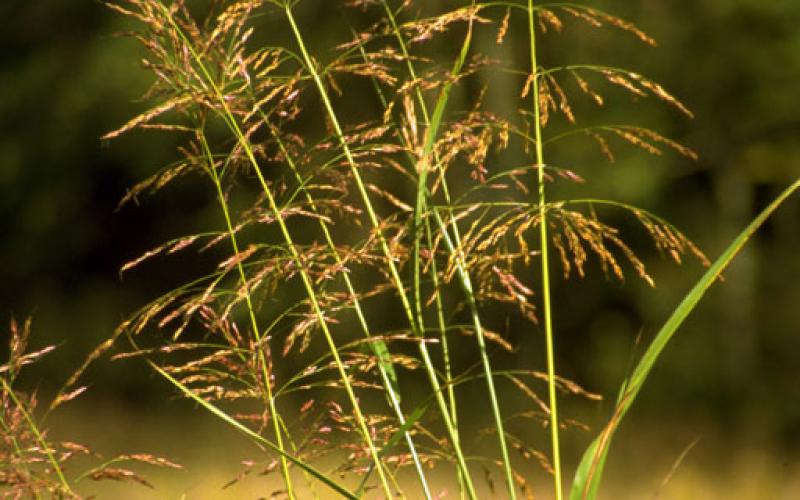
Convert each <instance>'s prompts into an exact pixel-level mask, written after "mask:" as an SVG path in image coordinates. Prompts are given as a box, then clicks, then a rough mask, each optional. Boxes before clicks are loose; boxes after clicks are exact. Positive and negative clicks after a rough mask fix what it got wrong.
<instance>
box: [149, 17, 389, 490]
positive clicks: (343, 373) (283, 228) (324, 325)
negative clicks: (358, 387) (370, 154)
mask: <svg viewBox="0 0 800 500" xmlns="http://www.w3.org/2000/svg"><path fill="white" fill-rule="evenodd" d="M160 5H161V7H162V9H163V13H164V15H165V16H166V17H167V19H168V21H169V22H170V24H171V25H172V26H173V28H174V29H175V30H176V31H177V32H178V33H179V34H180V36H181V37H182V38H183V40H184V42H185V43H186V45H187V48H188V49H189V50H190V52H191V54H192V58H193V59H194V61H195V62H196V63H197V64H198V66H199V68H200V70H201V71H202V73H203V75H204V77H205V78H206V80H207V81H206V83H207V84H208V85H210V86H211V88H212V89H213V91H214V94H215V96H216V98H217V99H218V102H219V104H220V106H221V107H222V110H223V112H222V113H221V117H222V118H223V120H224V121H225V122H226V124H227V125H228V127H229V128H230V130H231V132H232V133H233V134H234V136H235V137H236V140H237V142H238V143H239V145H240V146H241V147H242V150H243V151H244V153H245V156H246V157H247V160H248V161H249V162H250V164H251V166H252V167H253V170H254V172H255V173H256V177H257V178H258V180H259V183H260V184H261V187H262V189H263V191H264V194H265V196H266V198H267V203H268V205H269V208H270V211H271V212H272V213H273V216H274V217H275V220H276V222H277V223H278V227H279V229H280V232H281V234H282V236H283V238H284V240H285V242H286V245H287V247H288V249H289V252H290V255H291V257H292V260H293V261H294V262H295V264H296V266H297V269H298V273H299V274H300V278H301V280H302V282H303V287H304V288H305V290H306V293H307V295H308V299H309V301H310V302H311V307H312V309H313V311H314V315H315V316H316V318H317V320H318V324H319V326H320V329H321V330H322V332H323V336H324V337H325V340H326V342H327V344H328V347H329V349H330V351H331V356H332V357H333V360H334V363H335V365H336V369H337V371H338V372H339V376H340V378H341V380H342V384H343V385H344V388H345V392H346V393H347V396H348V399H349V400H350V403H351V405H352V407H353V413H354V415H355V419H356V422H357V425H358V427H359V432H360V433H361V435H362V439H363V440H364V442H365V443H366V445H367V447H368V449H369V454H370V456H371V458H372V460H373V462H374V464H375V466H376V468H377V470H378V476H379V477H380V481H381V486H382V488H383V490H384V493H385V494H386V496H387V497H391V496H392V495H393V493H392V490H391V488H390V486H389V483H388V479H387V476H386V471H385V470H384V467H383V464H382V463H381V460H380V456H379V455H378V450H377V448H376V447H375V443H374V442H373V440H372V436H371V433H370V431H369V429H368V428H367V424H366V420H365V419H364V415H363V413H362V412H361V407H360V405H359V402H358V399H357V398H356V395H355V392H354V391H353V386H352V384H351V382H350V376H349V375H348V374H347V370H346V369H345V367H344V363H343V362H342V359H341V356H340V355H339V350H338V348H337V347H336V343H335V342H334V340H333V336H332V334H331V332H330V329H329V328H328V322H327V320H326V319H325V315H324V314H323V312H322V309H321V307H320V304H319V300H318V298H317V294H316V291H315V289H314V285H313V282H312V280H311V278H310V276H309V275H308V271H307V270H306V269H305V267H304V264H303V261H302V259H301V258H300V255H299V253H298V251H297V247H296V245H295V243H294V240H293V238H292V236H291V234H290V233H289V229H288V227H287V225H286V221H285V219H284V217H283V214H282V213H281V210H280V208H279V207H278V204H277V201H276V200H275V197H274V195H273V194H272V191H271V190H270V189H269V185H268V184H267V181H266V179H265V178H264V174H263V172H262V169H261V167H260V164H259V162H258V160H257V159H256V157H255V153H254V152H253V148H252V147H251V145H250V143H249V141H248V140H247V137H246V136H245V134H244V133H243V132H242V130H241V128H240V127H239V124H238V122H237V120H236V118H235V116H234V114H233V113H232V112H231V110H230V108H229V106H228V103H227V102H226V100H225V96H224V95H223V93H222V91H221V90H220V89H219V86H218V85H217V84H216V82H215V80H214V78H213V77H212V76H211V73H210V72H209V71H208V69H207V68H206V67H205V65H204V64H203V61H202V59H201V58H200V56H199V55H198V54H197V52H196V51H195V50H194V47H193V46H192V44H191V43H190V41H189V39H188V37H186V35H185V34H184V33H183V31H182V30H181V28H180V26H179V25H178V24H177V23H176V22H175V20H174V19H173V17H172V14H171V12H170V10H169V9H168V8H167V7H166V6H164V5H163V4H161V3H160ZM287 9H288V7H287Z"/></svg>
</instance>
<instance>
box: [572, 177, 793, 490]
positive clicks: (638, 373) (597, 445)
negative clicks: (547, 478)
mask: <svg viewBox="0 0 800 500" xmlns="http://www.w3.org/2000/svg"><path fill="white" fill-rule="evenodd" d="M798 189H800V179H798V180H797V181H795V182H794V184H792V185H791V186H789V187H788V188H786V190H785V191H783V193H781V194H780V196H778V197H777V198H775V200H774V201H773V202H772V203H770V205H769V206H768V207H767V208H765V209H764V210H763V211H762V212H761V213H760V214H759V215H758V217H756V218H755V219H753V221H752V222H751V223H750V224H749V225H748V226H747V227H746V228H745V229H744V230H743V231H742V232H741V233H740V234H739V236H737V237H736V239H735V240H734V241H733V243H731V244H730V245H729V246H728V248H726V249H725V251H724V252H723V253H722V255H721V256H720V257H719V258H718V259H717V260H716V261H715V262H714V263H713V264H712V265H711V267H710V268H709V269H708V270H707V271H706V273H705V274H704V275H703V277H702V278H700V281H698V282H697V284H695V286H694V288H692V290H691V291H690V292H689V293H688V294H687V295H686V296H685V297H684V298H683V300H682V301H681V303H680V304H679V305H678V307H677V308H676V309H675V311H674V312H673V313H672V315H671V316H670V317H669V319H668V320H667V321H666V323H664V326H663V327H661V330H660V331H659V332H658V334H657V335H656V337H655V339H653V342H652V343H651V344H650V346H649V347H648V348H647V351H646V352H645V353H644V356H642V359H641V360H640V361H639V364H638V365H637V366H636V369H635V370H634V371H633V374H632V375H631V377H630V378H629V379H628V380H626V381H625V382H623V384H622V387H621V389H620V394H619V397H618V399H617V408H616V410H615V412H614V415H613V416H612V418H611V419H610V421H609V423H608V425H606V427H605V429H603V431H602V432H601V433H600V434H599V435H598V436H597V437H596V438H595V439H594V441H592V444H591V445H589V447H588V448H587V449H586V451H585V452H584V454H583V457H582V458H581V462H580V464H579V465H578V469H577V471H576V472H575V478H574V481H573V484H572V490H571V492H570V500H583V499H589V500H593V499H594V498H596V497H597V492H598V489H599V486H600V481H601V480H602V476H603V467H604V466H605V462H606V458H607V456H608V450H609V447H610V445H611V438H612V437H613V435H614V432H615V431H616V430H617V428H618V427H619V424H620V422H621V421H622V418H623V417H624V416H625V414H626V413H627V412H628V410H629V409H630V407H631V405H632V404H633V401H634V400H635V399H636V396H637V394H638V393H639V390H640V389H641V387H642V385H643V384H644V382H645V380H646V379H647V375H648V374H649V373H650V370H652V368H653V365H654V364H655V362H656V361H657V360H658V358H659V356H660V355H661V352H662V351H663V350H664V347H666V345H667V343H668V342H669V341H670V339H671V338H672V336H673V335H674V334H675V332H676V331H677V330H678V328H679V327H680V326H681V325H682V324H683V321H684V320H685V319H686V317H687V316H689V313H691V312H692V311H693V310H694V308H695V307H696V306H697V304H698V303H699V302H700V299H701V298H703V295H704V294H705V292H706V290H708V289H709V288H710V287H711V285H712V284H714V282H715V281H716V280H717V278H719V277H720V275H721V274H722V272H723V271H724V270H725V268H726V267H727V266H728V265H729V264H730V262H731V261H732V260H733V258H734V257H735V256H736V255H737V254H738V253H739V252H740V251H741V249H742V248H743V247H744V245H745V243H747V241H748V240H749V239H750V237H751V236H753V234H754V233H755V232H756V231H757V230H758V229H759V228H760V227H761V225H762V224H763V223H764V221H766V220H767V218H769V216H770V215H772V213H773V212H774V211H775V210H776V209H777V208H778V207H779V206H780V205H781V204H782V203H783V202H784V201H785V200H786V199H787V198H788V197H789V196H790V195H791V194H792V193H794V192H795V191H796V190H798Z"/></svg>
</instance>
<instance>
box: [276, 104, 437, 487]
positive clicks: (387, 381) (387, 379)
mask: <svg viewBox="0 0 800 500" xmlns="http://www.w3.org/2000/svg"><path fill="white" fill-rule="evenodd" d="M261 117H262V120H263V121H264V122H265V123H266V125H267V127H269V129H270V132H271V133H272V136H273V138H274V139H275V141H276V142H277V144H278V147H279V149H280V150H281V153H282V154H283V156H284V158H285V159H286V164H287V165H288V166H289V169H290V170H291V171H292V173H293V174H294V176H295V179H296V180H297V181H298V183H299V184H300V185H302V184H303V178H302V176H301V175H300V172H299V170H298V169H297V165H296V164H295V161H294V159H293V158H292V156H291V154H290V152H289V151H288V150H287V148H286V145H285V144H284V142H283V141H282V140H281V138H280V134H278V132H277V131H276V130H275V128H274V126H273V125H272V124H271V123H270V122H269V119H268V117H267V116H266V115H265V114H264V113H263V112H262V113H261ZM303 193H304V194H305V198H306V201H307V202H308V204H309V206H310V207H311V209H312V210H313V211H314V212H315V213H318V209H317V204H316V202H315V201H314V198H313V197H312V196H311V193H309V192H308V190H306V189H303ZM318 221H319V226H320V229H321V230H322V233H323V235H324V237H325V243H326V244H327V245H328V249H329V250H330V252H331V254H332V255H333V258H334V260H335V262H336V264H337V265H338V266H343V264H344V261H343V260H342V257H341V255H340V254H339V251H338V250H337V248H336V244H335V243H334V241H333V236H332V235H331V232H330V229H329V228H328V224H327V223H326V222H325V220H324V218H322V217H319V218H318ZM342 276H343V279H344V283H345V286H346V288H347V292H348V293H349V294H350V300H351V301H352V302H353V309H354V311H355V313H356V317H357V318H358V322H359V324H360V326H361V330H362V332H363V333H364V336H365V337H366V338H371V337H372V334H371V332H370V328H369V325H368V324H367V318H366V316H365V315H364V311H363V309H362V307H361V300H360V299H359V298H358V294H357V293H356V290H355V287H354V286H353V282H352V280H351V279H350V275H349V274H348V273H342ZM375 342H379V343H380V344H381V345H382V347H381V349H383V350H384V351H383V352H382V351H379V350H378V349H374V352H375V355H376V357H377V358H378V359H379V361H378V363H377V367H378V372H379V373H380V376H381V381H382V382H383V387H384V390H385V391H386V396H387V399H388V400H389V405H390V406H391V408H392V410H394V412H395V416H396V417H397V420H398V422H400V426H401V427H403V426H405V425H406V418H405V415H404V414H403V409H402V407H401V405H400V395H399V394H398V392H397V390H396V388H395V382H394V381H393V380H392V377H391V376H390V375H389V373H388V371H387V369H386V362H385V361H384V360H383V359H382V358H383V356H385V355H388V351H385V350H386V349H387V347H386V344H385V342H383V340H376V341H375ZM370 346H372V347H373V348H374V344H373V343H370ZM388 363H389V365H390V366H391V360H390V361H389V362H388ZM403 435H404V437H405V440H406V444H407V445H408V449H409V453H411V457H412V460H413V461H414V467H415V469H416V470H417V476H418V477H419V480H420V484H421V486H422V490H423V494H424V495H425V498H426V499H430V498H432V495H431V491H430V487H429V486H428V481H427V479H426V477H425V472H424V470H423V467H422V462H421V461H420V458H419V453H417V448H416V445H415V444H414V440H413V438H412V436H411V432H410V431H408V430H406V431H405V432H404V433H403Z"/></svg>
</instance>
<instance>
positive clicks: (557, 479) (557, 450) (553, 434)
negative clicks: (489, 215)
mask: <svg viewBox="0 0 800 500" xmlns="http://www.w3.org/2000/svg"><path fill="white" fill-rule="evenodd" d="M528 33H529V38H530V56H531V71H532V72H533V75H534V76H533V98H532V99H533V121H534V124H533V127H534V133H535V139H536V165H537V167H538V179H537V182H538V184H539V186H538V187H539V244H540V250H541V252H542V255H541V257H542V259H541V261H542V300H543V304H544V307H543V309H544V332H545V343H546V349H547V392H548V395H549V398H550V441H551V444H552V453H553V457H552V460H553V481H554V486H555V493H556V500H561V499H562V498H563V493H562V491H561V447H560V444H559V428H558V405H557V403H558V402H557V395H556V373H555V371H556V370H555V355H554V348H553V344H554V339H553V314H552V307H551V303H550V264H549V262H548V244H547V242H548V236H547V219H546V215H547V207H546V205H545V203H546V201H547V200H546V198H545V185H544V184H545V178H544V148H543V144H542V123H541V109H540V107H539V75H538V74H537V72H538V70H539V64H538V62H537V58H536V30H535V27H534V8H533V0H528Z"/></svg>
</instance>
